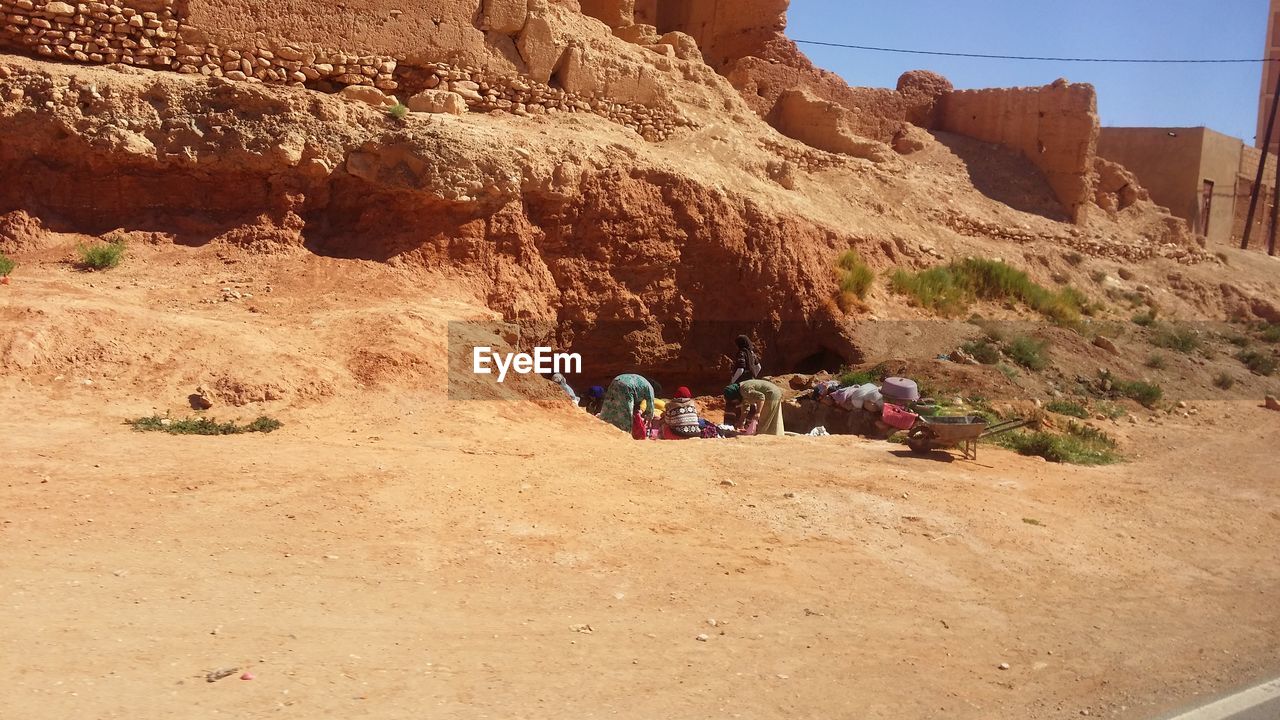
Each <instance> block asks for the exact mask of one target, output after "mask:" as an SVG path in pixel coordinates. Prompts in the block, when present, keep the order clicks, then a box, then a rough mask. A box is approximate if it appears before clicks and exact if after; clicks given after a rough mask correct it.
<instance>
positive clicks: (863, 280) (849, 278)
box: [836, 250, 876, 312]
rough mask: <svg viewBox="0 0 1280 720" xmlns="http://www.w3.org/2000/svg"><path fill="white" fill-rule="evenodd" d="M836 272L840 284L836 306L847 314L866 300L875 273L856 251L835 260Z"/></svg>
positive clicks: (845, 253)
mask: <svg viewBox="0 0 1280 720" xmlns="http://www.w3.org/2000/svg"><path fill="white" fill-rule="evenodd" d="M836 270H837V273H838V275H839V283H840V295H839V297H838V298H837V304H839V306H840V309H841V310H844V311H845V312H849V311H850V310H852V309H854V308H856V307H858V306H859V305H861V301H863V300H866V299H867V293H869V292H871V286H872V284H873V283H875V280H876V273H875V271H874V270H872V269H871V268H870V267H869V266H868V265H867V263H866V262H864V261H863V259H862V256H861V255H859V254H858V251H856V250H846V251H845V252H844V253H842V254H841V255H840V257H839V258H838V259H837V260H836Z"/></svg>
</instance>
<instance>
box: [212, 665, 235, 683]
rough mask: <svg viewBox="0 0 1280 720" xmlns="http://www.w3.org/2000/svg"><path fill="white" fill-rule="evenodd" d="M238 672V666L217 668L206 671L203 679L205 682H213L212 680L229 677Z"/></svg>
mask: <svg viewBox="0 0 1280 720" xmlns="http://www.w3.org/2000/svg"><path fill="white" fill-rule="evenodd" d="M238 672H240V668H238V667H233V668H219V669H217V670H211V671H209V672H208V673H206V674H205V676H204V679H205V682H211V683H214V682H218V681H219V680H221V679H223V678H228V677H231V676H232V675H235V674H236V673H238Z"/></svg>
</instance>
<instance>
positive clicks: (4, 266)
mask: <svg viewBox="0 0 1280 720" xmlns="http://www.w3.org/2000/svg"><path fill="white" fill-rule="evenodd" d="M17 266H18V264H17V263H15V262H14V261H13V259H12V258H10V257H9V256H8V255H5V254H4V253H0V277H7V276H8V275H9V273H11V272H13V269H14V268H15V267H17Z"/></svg>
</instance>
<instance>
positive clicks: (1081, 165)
mask: <svg viewBox="0 0 1280 720" xmlns="http://www.w3.org/2000/svg"><path fill="white" fill-rule="evenodd" d="M1098 127H1099V125H1098V101H1097V95H1096V93H1095V92H1094V89H1093V86H1092V85H1087V84H1070V83H1067V82H1066V81H1065V80H1059V81H1058V82H1055V83H1053V84H1052V85H1046V86H1045V87H1040V88H1002V89H995V90H963V91H956V92H952V93H950V94H948V95H947V96H946V97H945V98H944V99H943V101H942V109H941V118H940V129H942V130H945V131H947V132H953V133H957V134H960V135H966V136H968V137H971V138H976V139H978V140H982V141H984V142H990V143H997V144H1000V145H1004V146H1006V147H1010V148H1013V149H1015V150H1019V151H1021V152H1022V153H1023V154H1024V155H1026V156H1027V157H1028V158H1030V160H1031V161H1032V162H1033V163H1035V165H1036V167H1038V168H1040V170H1041V171H1042V172H1043V173H1044V174H1045V177H1046V178H1047V179H1048V181H1049V186H1050V187H1052V188H1053V191H1054V193H1055V194H1056V195H1057V197H1058V200H1059V201H1060V202H1061V203H1062V206H1063V207H1064V208H1065V209H1066V210H1067V212H1068V214H1070V215H1071V216H1072V217H1073V218H1075V219H1076V220H1077V221H1078V220H1079V219H1080V214H1081V212H1082V211H1083V209H1084V208H1085V206H1086V205H1087V204H1088V203H1089V202H1090V201H1091V200H1092V199H1093V196H1094V192H1093V184H1094V172H1093V161H1094V157H1095V156H1096V152H1097V145H1098V133H1099V130H1098Z"/></svg>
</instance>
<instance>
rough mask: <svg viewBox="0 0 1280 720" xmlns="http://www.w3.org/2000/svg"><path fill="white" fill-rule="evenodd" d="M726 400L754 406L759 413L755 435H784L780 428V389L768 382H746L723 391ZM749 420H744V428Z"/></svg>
mask: <svg viewBox="0 0 1280 720" xmlns="http://www.w3.org/2000/svg"><path fill="white" fill-rule="evenodd" d="M724 396H725V399H727V400H740V401H742V404H743V405H753V404H754V405H755V406H756V408H757V409H756V412H757V413H759V422H758V423H757V424H756V435H784V434H785V431H784V430H783V428H782V388H780V387H778V386H777V385H774V384H773V383H771V382H769V381H768V380H748V381H746V382H744V383H737V384H734V385H730V386H729V387H727V388H725V389H724ZM750 420H751V418H749V417H748V418H745V419H744V421H743V423H742V426H743V427H746V426H747V425H748V424H749V423H750Z"/></svg>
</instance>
